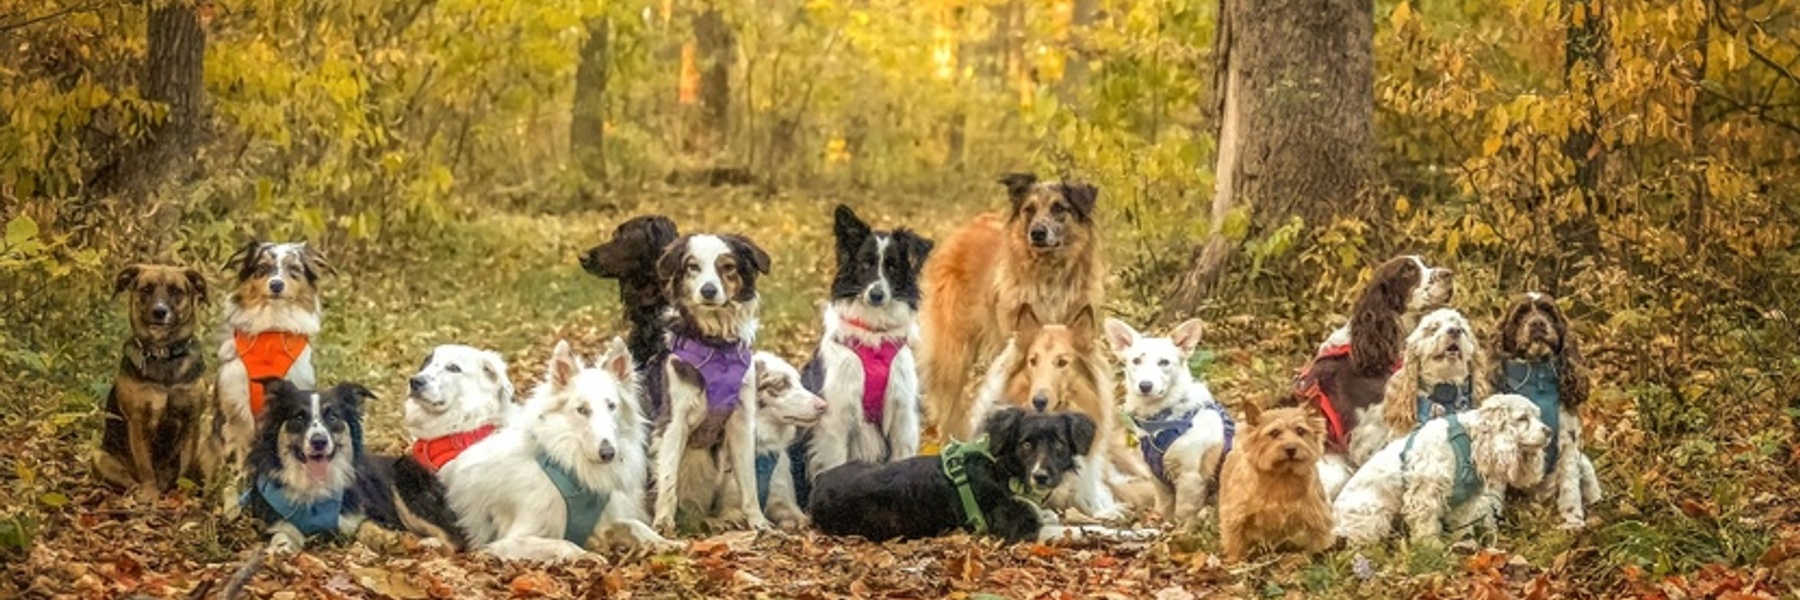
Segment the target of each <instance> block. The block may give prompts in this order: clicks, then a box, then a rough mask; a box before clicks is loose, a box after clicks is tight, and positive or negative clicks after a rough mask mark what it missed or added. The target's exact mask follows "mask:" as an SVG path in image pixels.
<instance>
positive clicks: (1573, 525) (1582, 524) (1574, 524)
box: [1556, 516, 1587, 531]
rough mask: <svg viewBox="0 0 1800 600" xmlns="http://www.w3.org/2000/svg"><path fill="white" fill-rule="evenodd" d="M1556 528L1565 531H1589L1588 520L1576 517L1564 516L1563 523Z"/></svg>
mask: <svg viewBox="0 0 1800 600" xmlns="http://www.w3.org/2000/svg"><path fill="white" fill-rule="evenodd" d="M1556 528H1557V529H1561V530H1563V531H1581V530H1583V529H1587V519H1584V518H1582V517H1575V516H1564V517H1563V519H1562V522H1561V523H1558V524H1557V525H1556Z"/></svg>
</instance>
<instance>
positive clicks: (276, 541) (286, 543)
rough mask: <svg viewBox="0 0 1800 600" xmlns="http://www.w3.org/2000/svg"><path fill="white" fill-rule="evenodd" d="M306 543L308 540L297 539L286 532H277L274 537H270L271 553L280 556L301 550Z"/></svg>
mask: <svg viewBox="0 0 1800 600" xmlns="http://www.w3.org/2000/svg"><path fill="white" fill-rule="evenodd" d="M305 544H306V540H301V539H296V538H295V537H294V536H292V535H288V534H286V533H277V534H275V536H274V537H271V538H269V553H270V554H275V555H278V556H287V555H289V554H293V553H295V552H299V551H300V548H301V547H302V546H304V545H305Z"/></svg>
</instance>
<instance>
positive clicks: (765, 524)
mask: <svg viewBox="0 0 1800 600" xmlns="http://www.w3.org/2000/svg"><path fill="white" fill-rule="evenodd" d="M746 524H747V525H749V526H750V529H751V530H754V531H756V532H758V533H764V532H772V531H775V524H774V523H771V522H769V519H768V518H767V517H764V516H762V515H756V516H755V517H754V518H751V519H749V520H748V522H747V523H746Z"/></svg>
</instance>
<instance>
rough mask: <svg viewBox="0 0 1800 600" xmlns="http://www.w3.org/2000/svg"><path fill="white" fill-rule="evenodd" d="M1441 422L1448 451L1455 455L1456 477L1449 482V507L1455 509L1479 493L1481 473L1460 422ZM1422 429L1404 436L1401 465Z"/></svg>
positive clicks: (1467, 436) (1450, 419)
mask: <svg viewBox="0 0 1800 600" xmlns="http://www.w3.org/2000/svg"><path fill="white" fill-rule="evenodd" d="M1443 421H1444V425H1445V426H1446V432H1445V438H1446V439H1447V440H1448V441H1449V442H1450V450H1451V451H1452V452H1454V453H1455V454H1456V476H1455V478H1453V479H1452V480H1451V483H1452V485H1451V486H1450V506H1451V507H1457V506H1462V503H1464V502H1468V501H1469V499H1470V498H1473V497H1475V495H1476V494H1478V493H1480V492H1481V489H1482V487H1483V485H1482V482H1481V472H1479V471H1476V470H1475V453H1474V451H1473V450H1472V449H1470V447H1469V445H1470V442H1471V440H1470V439H1469V430H1467V429H1464V428H1463V424H1462V421H1460V420H1457V419H1455V418H1445V419H1444V420H1443ZM1422 429H1424V427H1419V428H1417V429H1414V430H1413V432H1412V434H1411V435H1408V436H1406V447H1404V448H1401V450H1400V458H1401V462H1402V464H1404V463H1405V460H1406V455H1407V454H1408V453H1410V452H1412V447H1413V439H1414V438H1417V437H1419V431H1420V430H1422Z"/></svg>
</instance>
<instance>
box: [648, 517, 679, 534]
mask: <svg viewBox="0 0 1800 600" xmlns="http://www.w3.org/2000/svg"><path fill="white" fill-rule="evenodd" d="M650 528H651V529H655V530H656V532H657V533H660V534H663V535H667V536H673V535H676V534H677V533H679V532H677V531H676V530H675V517H657V518H656V519H655V520H653V521H651V522H650Z"/></svg>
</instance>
